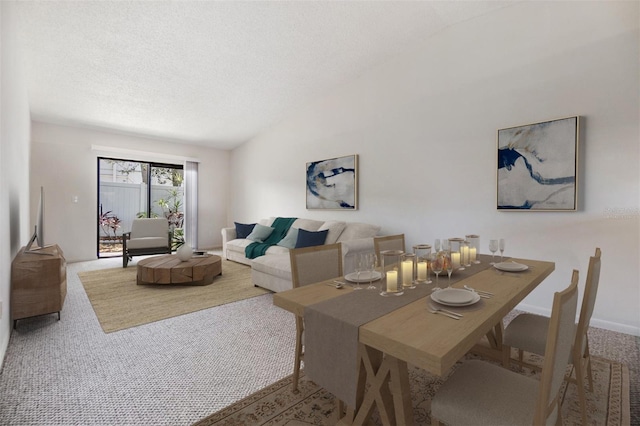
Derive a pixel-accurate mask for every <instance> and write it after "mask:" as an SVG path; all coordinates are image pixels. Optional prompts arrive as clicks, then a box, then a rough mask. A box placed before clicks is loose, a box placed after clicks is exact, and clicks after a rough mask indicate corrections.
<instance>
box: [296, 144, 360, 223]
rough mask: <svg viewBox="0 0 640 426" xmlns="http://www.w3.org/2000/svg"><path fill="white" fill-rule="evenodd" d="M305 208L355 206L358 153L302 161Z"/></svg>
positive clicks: (336, 208)
mask: <svg viewBox="0 0 640 426" xmlns="http://www.w3.org/2000/svg"><path fill="white" fill-rule="evenodd" d="M305 182H306V183H305V186H306V191H305V192H306V207H307V210H357V209H358V156H357V155H347V156H344V157H337V158H329V159H326V160H320V161H311V162H308V163H307V164H306V179H305Z"/></svg>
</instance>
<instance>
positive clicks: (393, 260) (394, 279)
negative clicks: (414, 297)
mask: <svg viewBox="0 0 640 426" xmlns="http://www.w3.org/2000/svg"><path fill="white" fill-rule="evenodd" d="M403 254H404V252H403V251H402V250H384V251H381V252H380V257H381V258H382V260H381V267H382V273H383V274H384V278H383V279H382V291H381V292H380V295H381V296H401V295H403V294H404V290H403V287H402V255H403Z"/></svg>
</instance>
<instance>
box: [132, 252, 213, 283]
mask: <svg viewBox="0 0 640 426" xmlns="http://www.w3.org/2000/svg"><path fill="white" fill-rule="evenodd" d="M137 268H138V269H137V273H138V279H137V282H138V285H140V284H173V285H207V284H211V283H212V282H213V278H214V277H216V276H218V275H222V259H221V258H220V256H216V255H214V254H206V255H204V256H194V257H192V258H191V259H189V260H187V261H186V262H183V261H181V260H180V259H178V256H176V255H172V254H165V255H162V256H154V257H149V258H147V259H143V260H140V261H139V262H138V266H137Z"/></svg>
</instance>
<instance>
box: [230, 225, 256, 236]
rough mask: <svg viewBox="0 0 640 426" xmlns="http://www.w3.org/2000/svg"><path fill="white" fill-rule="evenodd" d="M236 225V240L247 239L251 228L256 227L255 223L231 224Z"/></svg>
mask: <svg viewBox="0 0 640 426" xmlns="http://www.w3.org/2000/svg"><path fill="white" fill-rule="evenodd" d="M233 223H234V224H235V225H236V238H247V236H248V235H249V234H251V231H253V228H254V227H255V226H256V224H255V223H238V222H233Z"/></svg>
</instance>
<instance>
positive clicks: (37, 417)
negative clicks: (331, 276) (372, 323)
mask: <svg viewBox="0 0 640 426" xmlns="http://www.w3.org/2000/svg"><path fill="white" fill-rule="evenodd" d="M217 254H219V253H217ZM136 259H137V258H134V264H135V261H136ZM120 265H122V260H121V259H120V258H113V259H100V260H95V261H90V262H80V263H71V264H69V265H67V287H68V293H67V298H66V301H65V305H64V308H63V310H62V319H61V321H58V320H57V315H54V314H52V315H46V316H42V317H35V318H30V319H25V320H21V321H18V327H17V330H15V331H13V332H12V334H11V338H10V342H9V347H8V349H7V354H6V357H5V360H4V364H3V368H2V371H1V372H0V424H7V425H20V426H31V425H33V426H36V425H42V426H68V425H83V426H92V425H94V426H95V425H99V426H111V425H119V426H120V425H122V426H137V425H153V426H180V425H185V426H186V425H191V424H193V423H194V422H197V421H198V420H200V419H203V418H206V417H207V416H209V415H211V414H212V413H215V412H217V411H219V410H221V409H223V408H224V407H227V406H229V405H231V404H233V403H235V402H236V401H239V400H241V399H242V398H245V397H247V396H248V395H250V394H252V393H254V392H256V391H258V390H260V389H263V388H265V387H267V386H268V385H271V384H273V383H275V382H277V381H278V380H280V379H282V378H284V377H286V376H288V375H289V374H291V371H292V369H293V351H294V342H295V322H294V319H293V315H291V314H290V313H288V312H286V311H283V310H282V309H279V308H277V307H274V306H273V304H272V296H271V294H266V295H263V296H257V297H254V298H251V299H246V300H242V301H239V302H234V303H230V304H226V305H222V306H218V307H215V308H211V309H204V310H201V311H197V312H193V313H190V314H185V315H180V316H176V317H173V318H168V319H165V320H161V321H156V322H153V323H150V324H146V325H142V326H138V327H133V328H129V329H126V330H122V331H118V332H113V333H109V334H105V333H104V332H103V331H102V329H101V327H100V324H99V322H98V320H97V318H96V315H95V313H94V310H93V308H92V307H91V304H90V302H89V299H88V297H87V295H86V293H85V290H84V288H83V286H82V284H81V283H80V280H79V279H78V275H77V274H78V273H79V272H83V271H89V270H94V269H107V268H116V267H118V266H120ZM589 339H590V346H591V352H592V354H593V355H595V356H600V357H604V358H608V359H611V360H615V361H619V362H623V363H625V364H627V365H628V366H629V373H630V377H631V380H630V386H631V412H632V418H631V424H637V425H640V370H639V368H640V338H638V337H635V336H630V335H627V334H620V333H615V332H611V331H607V330H602V329H595V328H594V329H590V330H589Z"/></svg>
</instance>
